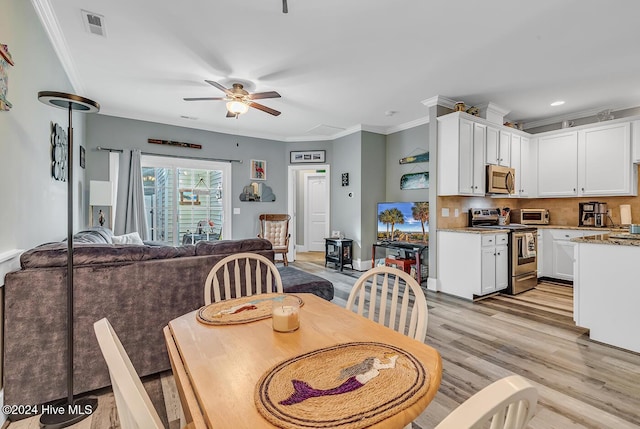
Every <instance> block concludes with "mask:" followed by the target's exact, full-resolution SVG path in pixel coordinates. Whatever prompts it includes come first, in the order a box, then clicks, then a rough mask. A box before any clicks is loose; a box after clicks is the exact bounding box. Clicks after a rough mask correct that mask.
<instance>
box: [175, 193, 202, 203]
mask: <svg viewBox="0 0 640 429" xmlns="http://www.w3.org/2000/svg"><path fill="white" fill-rule="evenodd" d="M179 192H180V205H183V206H184V205H193V206H199V205H200V194H198V193H197V192H194V191H193V189H180V190H179Z"/></svg>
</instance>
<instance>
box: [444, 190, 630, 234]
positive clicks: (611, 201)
mask: <svg viewBox="0 0 640 429" xmlns="http://www.w3.org/2000/svg"><path fill="white" fill-rule="evenodd" d="M639 188H640V185H639ZM588 201H599V202H603V203H607V205H608V208H609V209H610V210H611V219H612V220H613V224H614V225H619V224H620V205H623V204H628V205H630V206H631V222H632V223H640V196H635V197H634V196H627V197H588V198H584V197H580V198H491V197H462V196H449V197H438V214H437V215H438V228H458V227H464V226H467V225H468V216H469V209H470V208H471V207H500V208H503V207H509V208H511V209H515V208H536V209H548V210H549V215H550V223H551V225H559V226H578V217H579V216H578V203H581V202H588ZM443 208H448V209H449V216H448V217H443V216H442V209H443ZM456 209H458V213H459V215H458V217H455V210H456ZM610 223H611V221H608V222H607V225H609V224H610Z"/></svg>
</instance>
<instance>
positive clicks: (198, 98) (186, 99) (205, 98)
mask: <svg viewBox="0 0 640 429" xmlns="http://www.w3.org/2000/svg"><path fill="white" fill-rule="evenodd" d="M183 100H184V101H207V100H226V98H225V97H195V98H194V97H190V98H183Z"/></svg>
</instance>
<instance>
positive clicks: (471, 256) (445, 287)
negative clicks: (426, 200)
mask: <svg viewBox="0 0 640 429" xmlns="http://www.w3.org/2000/svg"><path fill="white" fill-rule="evenodd" d="M507 241H508V236H507V234H502V233H500V234H492V233H486V234H477V233H466V232H451V231H438V290H439V291H441V292H445V293H448V294H451V295H455V296H459V297H461V298H466V299H474V298H478V297H481V296H484V295H487V294H490V293H494V292H497V291H500V290H503V289H506V288H507V286H508V281H509V278H508V263H509V257H508V254H507V253H508V252H507Z"/></svg>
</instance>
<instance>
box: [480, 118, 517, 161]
mask: <svg viewBox="0 0 640 429" xmlns="http://www.w3.org/2000/svg"><path fill="white" fill-rule="evenodd" d="M486 149H487V155H486V162H487V164H494V165H503V166H505V167H508V166H509V165H510V163H511V133H509V132H508V131H505V130H501V129H500V128H498V127H495V126H491V125H487V143H486Z"/></svg>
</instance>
